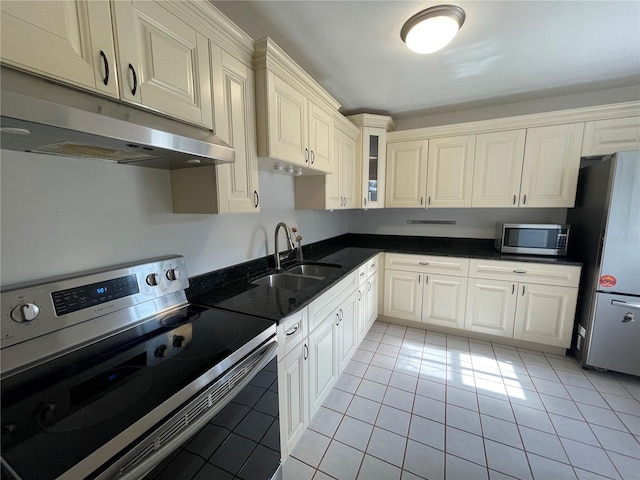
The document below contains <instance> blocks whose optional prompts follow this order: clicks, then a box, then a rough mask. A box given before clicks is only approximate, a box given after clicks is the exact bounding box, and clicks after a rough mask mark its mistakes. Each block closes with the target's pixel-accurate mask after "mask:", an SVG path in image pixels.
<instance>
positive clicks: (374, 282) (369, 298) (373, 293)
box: [364, 272, 378, 336]
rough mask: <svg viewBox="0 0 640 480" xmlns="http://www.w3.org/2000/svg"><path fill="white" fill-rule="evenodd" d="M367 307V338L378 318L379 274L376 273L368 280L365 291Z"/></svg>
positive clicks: (365, 306) (365, 307)
mask: <svg viewBox="0 0 640 480" xmlns="http://www.w3.org/2000/svg"><path fill="white" fill-rule="evenodd" d="M364 298H365V305H364V312H365V332H364V334H365V336H366V335H367V333H368V332H369V329H370V328H371V325H373V323H374V322H375V321H376V319H377V318H378V272H376V273H374V274H373V275H371V276H370V277H369V279H368V280H367V284H366V286H365V291H364Z"/></svg>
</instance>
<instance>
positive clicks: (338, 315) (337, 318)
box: [336, 312, 340, 326]
mask: <svg viewBox="0 0 640 480" xmlns="http://www.w3.org/2000/svg"><path fill="white" fill-rule="evenodd" d="M338 325H340V314H339V313H338V312H336V326H338Z"/></svg>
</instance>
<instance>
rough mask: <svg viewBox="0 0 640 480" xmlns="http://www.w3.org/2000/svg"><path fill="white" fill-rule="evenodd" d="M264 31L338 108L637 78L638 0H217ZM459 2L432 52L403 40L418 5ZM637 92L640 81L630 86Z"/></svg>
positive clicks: (540, 92)
mask: <svg viewBox="0 0 640 480" xmlns="http://www.w3.org/2000/svg"><path fill="white" fill-rule="evenodd" d="M212 3H213V4H214V5H215V6H216V7H218V9H220V10H221V11H222V12H223V13H224V14H225V15H227V16H228V17H229V18H230V19H231V20H233V21H234V22H235V23H236V24H237V25H238V26H239V27H240V28H242V29H243V30H244V31H245V32H246V33H247V34H248V35H249V36H251V37H252V38H254V39H258V38H262V37H264V36H270V37H271V38H272V39H274V40H275V42H276V43H277V44H278V45H279V46H280V47H282V48H283V49H284V50H285V51H286V52H287V53H288V54H289V55H290V56H291V57H292V58H293V59H294V60H295V61H296V62H297V63H298V64H299V65H300V66H301V67H302V68H304V69H305V70H306V71H307V72H308V73H309V74H310V75H311V76H312V77H313V78H314V79H315V80H316V81H317V82H318V83H320V84H321V85H322V86H323V87H324V88H325V89H326V90H327V91H328V92H329V93H331V94H332V95H333V96H334V97H335V98H336V99H337V100H338V101H339V102H340V103H341V104H342V108H341V111H342V112H343V113H354V112H364V111H367V112H371V113H388V114H392V115H398V114H402V113H404V114H405V115H406V114H408V113H409V112H412V113H413V114H415V113H418V112H421V113H423V114H429V113H432V112H434V113H435V112H445V111H454V110H460V109H463V108H474V107H483V106H492V105H499V104H506V103H511V102H516V101H525V100H535V99H539V98H547V97H551V96H557V95H566V94H573V93H584V92H589V91H595V90H600V89H606V88H616V87H627V86H631V85H639V84H640V1H637V0H633V1H605V0H598V1H580V0H575V1H570V0H555V1H519V0H503V1H483V0H456V1H455V2H453V1H450V0H443V1H442V2H436V1H432V0H431V1H425V2H415V1H395V0H386V1H368V0H361V1H360V0H359V1H326V0H325V1H317V0H297V1H275V0H263V1H243V0H233V1H215V0H212ZM443 3H455V4H456V5H458V6H460V7H462V8H463V9H464V10H465V12H466V15H467V17H466V21H465V23H464V25H463V27H462V29H461V30H460V32H459V34H458V36H457V37H456V38H455V39H454V40H453V42H452V43H451V44H449V45H448V46H447V47H445V49H443V50H441V51H440V52H436V53H433V54H430V55H418V54H415V53H413V52H411V51H410V50H409V49H407V48H406V46H405V45H404V44H403V43H402V41H401V39H400V29H401V28H402V25H403V23H404V22H405V21H406V20H407V19H408V18H409V17H411V16H412V15H413V14H415V13H417V12H418V11H420V10H422V9H424V8H427V7H430V6H433V5H438V4H443ZM638 99H640V87H638Z"/></svg>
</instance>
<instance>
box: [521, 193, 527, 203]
mask: <svg viewBox="0 0 640 480" xmlns="http://www.w3.org/2000/svg"><path fill="white" fill-rule="evenodd" d="M522 204H523V205H526V204H527V194H526V193H525V194H524V198H523V199H522Z"/></svg>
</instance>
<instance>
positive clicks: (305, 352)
mask: <svg viewBox="0 0 640 480" xmlns="http://www.w3.org/2000/svg"><path fill="white" fill-rule="evenodd" d="M307 358H309V347H308V346H307V344H306V343H305V344H304V359H305V360H306V359H307Z"/></svg>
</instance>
